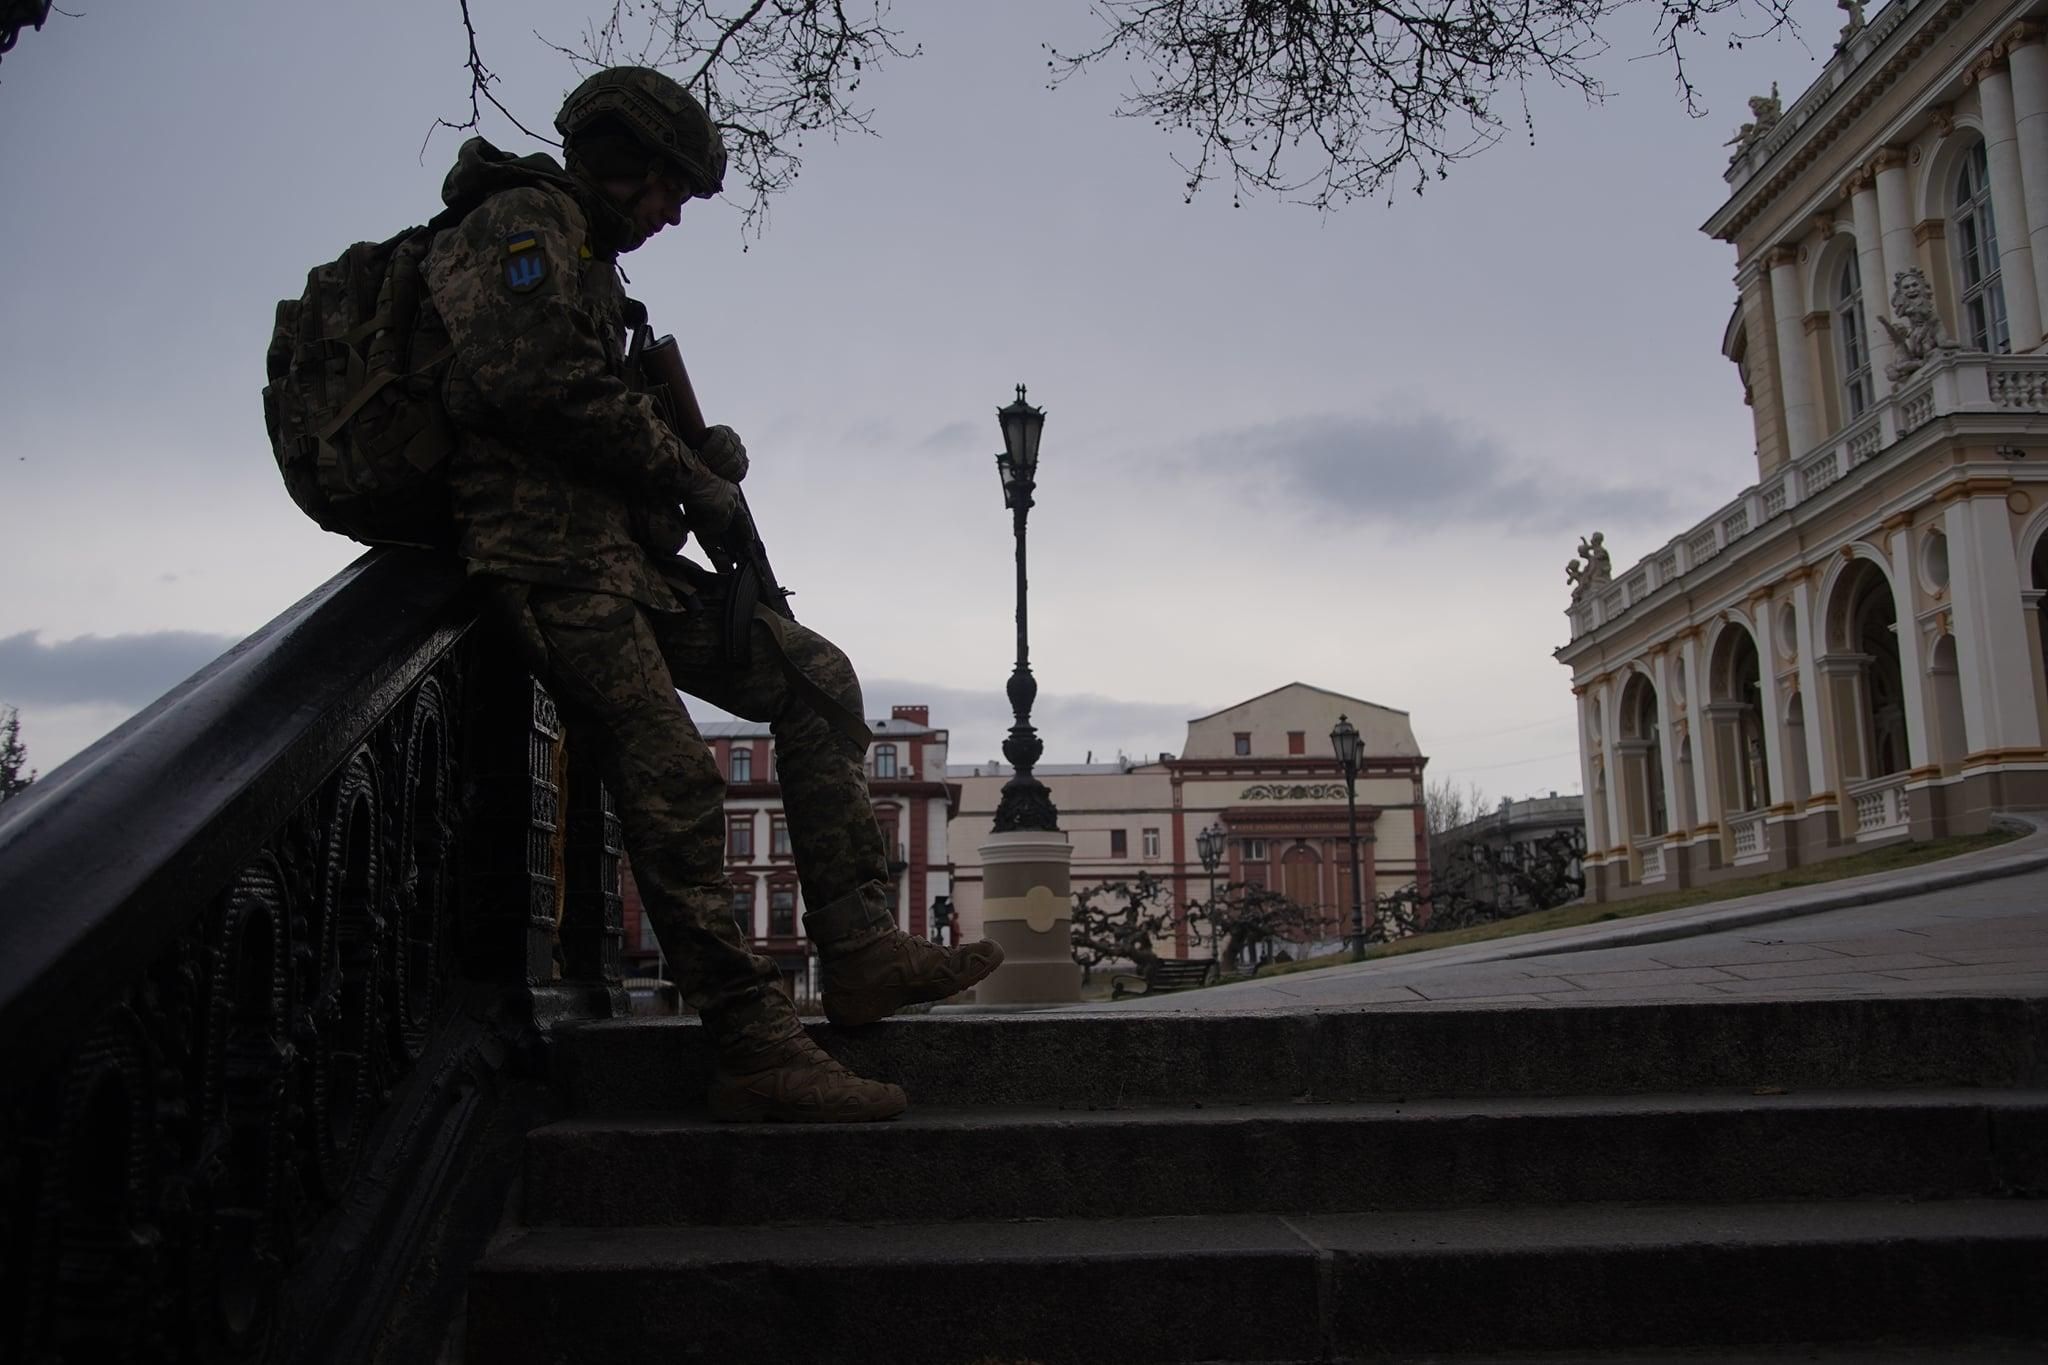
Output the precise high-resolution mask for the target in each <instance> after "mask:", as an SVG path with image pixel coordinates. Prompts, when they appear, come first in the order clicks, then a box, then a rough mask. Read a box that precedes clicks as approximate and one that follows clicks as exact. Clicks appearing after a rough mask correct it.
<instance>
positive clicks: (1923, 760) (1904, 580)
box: [1884, 515, 1934, 769]
mask: <svg viewBox="0 0 2048 1365" xmlns="http://www.w3.org/2000/svg"><path fill="white" fill-rule="evenodd" d="M1884 530H1885V531H1886V532H1887V533H1888V536H1887V539H1886V541H1885V553H1886V555H1887V559H1886V561H1885V568H1886V569H1887V570H1889V571H1890V574H1891V580H1892V610H1893V612H1895V613H1896V614H1897V617H1898V625H1897V628H1896V629H1894V630H1893V632H1892V634H1893V636H1894V637H1895V638H1896V639H1897V640H1898V642H1899V687H1900V690H1902V691H1903V692H1904V693H1905V696H1904V697H1902V698H1900V700H1901V701H1902V702H1903V703H1904V705H1905V708H1906V766H1907V768H1909V769H1911V768H1924V767H1926V766H1927V764H1928V763H1929V762H1930V761H1931V760H1930V759H1929V757H1928V755H1930V754H1931V753H1933V752H1934V750H1933V746H1932V745H1931V744H1929V742H1928V741H1929V739H1930V738H1931V737H1932V733H1933V731H1932V727H1931V726H1930V725H1929V724H1928V712H1927V701H1928V697H1927V655H1926V651H1925V648H1924V645H1925V642H1924V641H1923V640H1922V639H1921V638H1920V613H1919V610H1918V608H1917V605H1916V601H1917V599H1916V595H1915V593H1914V591H1913V527H1912V525H1911V523H1910V520H1909V519H1908V518H1907V517H1906V516H1904V515H1900V516H1897V517H1893V518H1891V519H1889V520H1887V521H1886V522H1885V524H1884Z"/></svg>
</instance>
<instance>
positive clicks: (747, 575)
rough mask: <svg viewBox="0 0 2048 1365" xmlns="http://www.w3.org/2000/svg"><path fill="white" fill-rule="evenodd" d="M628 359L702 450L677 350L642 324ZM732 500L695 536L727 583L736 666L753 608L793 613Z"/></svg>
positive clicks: (728, 639)
mask: <svg viewBox="0 0 2048 1365" xmlns="http://www.w3.org/2000/svg"><path fill="white" fill-rule="evenodd" d="M632 359H633V361H634V363H635V364H637V365H638V366H639V367H640V378H641V381H642V386H643V388H644V389H645V391H646V392H648V393H651V394H653V395H654V399H655V402H656V403H657V404H658V405H659V406H660V407H661V410H662V415H663V416H664V417H665V418H666V419H667V420H668V424H669V429H670V430H672V431H674V432H675V434H676V435H677V436H680V437H681V438H682V439H683V443H684V444H685V445H689V446H693V447H694V446H699V445H702V444H703V443H704V428H705V423H704V410H703V408H701V407H699V406H698V404H697V391H696V389H694V388H693V387H691V384H690V372H689V371H688V370H687V369H685V368H684V367H683V353H682V348H681V347H679V346H677V345H676V339H675V338H674V337H673V336H662V337H656V336H655V335H654V329H653V328H652V327H650V326H648V325H647V324H645V323H641V324H640V325H639V326H638V327H636V328H635V329H634V334H633V353H632ZM734 495H735V498H736V500H737V505H736V507H735V509H734V512H733V518H732V522H731V523H730V524H729V525H728V526H727V527H726V528H725V529H724V530H723V531H720V532H719V533H718V534H716V535H708V536H707V535H704V534H701V533H699V534H698V536H697V540H698V543H699V544H701V545H702V546H703V547H704V552H705V554H706V555H708V556H709V557H710V559H711V567H712V568H714V569H716V570H717V571H718V573H719V576H720V577H722V578H724V579H725V580H726V592H725V601H724V603H723V604H722V607H723V611H724V616H725V620H724V627H725V630H724V634H723V639H724V641H725V656H726V661H727V662H728V663H731V664H734V665H741V664H744V663H746V661H747V641H748V637H749V635H750V633H751V632H750V631H749V626H750V625H751V624H752V622H753V619H754V606H755V604H756V603H765V604H766V605H767V607H768V610H770V611H772V612H774V613H776V614H777V615H779V616H782V617H785V618H787V619H788V620H791V621H794V620H796V613H795V612H793V611H791V610H790V609H789V599H790V597H791V596H792V594H791V592H790V591H789V589H788V588H785V587H783V586H782V583H781V581H780V580H779V579H777V578H776V577H775V569H774V566H773V565H771V564H769V562H768V547H767V546H766V545H763V544H762V543H761V532H760V531H759V530H758V529H757V528H756V527H755V525H754V514H753V512H752V511H751V510H750V509H749V508H748V507H747V495H746V494H745V493H744V492H742V491H740V490H738V489H735V490H734Z"/></svg>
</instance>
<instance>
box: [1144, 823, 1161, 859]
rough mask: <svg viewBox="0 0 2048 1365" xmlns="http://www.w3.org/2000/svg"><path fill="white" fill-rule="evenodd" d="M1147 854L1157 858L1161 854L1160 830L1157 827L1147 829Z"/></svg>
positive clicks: (1149, 856)
mask: <svg viewBox="0 0 2048 1365" xmlns="http://www.w3.org/2000/svg"><path fill="white" fill-rule="evenodd" d="M1145 856H1146V857H1147V858H1157V857H1158V856H1159V831H1158V830H1156V829H1148V830H1146V831H1145Z"/></svg>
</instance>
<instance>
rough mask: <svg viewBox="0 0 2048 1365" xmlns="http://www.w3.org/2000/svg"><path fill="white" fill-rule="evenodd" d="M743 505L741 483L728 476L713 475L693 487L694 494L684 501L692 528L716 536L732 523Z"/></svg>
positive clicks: (701, 534)
mask: <svg viewBox="0 0 2048 1365" xmlns="http://www.w3.org/2000/svg"><path fill="white" fill-rule="evenodd" d="M739 505H740V489H739V485H738V484H736V483H733V482H731V481H730V480H728V479H718V478H710V479H704V480H702V481H701V483H700V484H699V485H698V486H697V487H695V488H692V489H691V490H690V496H689V498H688V500H687V501H685V502H684V504H683V514H684V517H685V519H686V520H687V522H688V523H689V527H690V529H691V530H692V531H694V532H696V533H697V534H698V535H700V536H715V535H717V534H718V533H719V532H720V531H723V530H724V529H725V528H726V527H728V526H730V525H732V519H733V517H734V516H735V515H737V514H738V512H739Z"/></svg>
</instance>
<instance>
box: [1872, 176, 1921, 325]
mask: <svg viewBox="0 0 2048 1365" xmlns="http://www.w3.org/2000/svg"><path fill="white" fill-rule="evenodd" d="M1870 165H1871V168H1872V169H1873V170H1874V171H1876V172H1877V231H1878V237H1879V242H1880V245H1881V246H1882V247H1883V248H1884V251H1883V256H1884V270H1883V275H1884V279H1883V280H1882V281H1880V282H1879V284H1878V287H1877V292H1878V297H1879V298H1881V299H1882V300H1883V301H1884V314H1885V316H1886V317H1891V312H1892V285H1893V283H1894V282H1895V281H1896V280H1897V279H1898V277H1899V274H1900V272H1902V271H1906V270H1913V269H1917V268H1918V267H1919V265H1920V250H1919V246H1918V244H1917V243H1915V242H1914V240H1913V196H1912V191H1911V189H1910V187H1909V186H1908V185H1907V183H1906V155H1905V153H1903V152H1901V151H1899V150H1898V149H1896V148H1893V147H1886V148H1884V149H1883V150H1881V151H1879V152H1878V154H1877V155H1876V156H1875V157H1873V158H1872V159H1871V162H1870ZM1857 230H1858V231H1859V232H1861V231H1862V229H1861V228H1860V227H1859V228H1858V229H1857ZM1862 245H1863V244H1862V242H1861V241H1860V240H1859V241H1858V242H1857V246H1858V247H1859V248H1860V247H1861V246H1862ZM1868 287H1869V286H1868V285H1867V284H1866V285H1865V288H1866V289H1867V288H1868ZM1892 320H1893V321H1894V322H1896V321H1898V319H1896V318H1893V319H1892ZM1876 330H1877V331H1878V332H1879V333H1882V334H1883V336H1884V339H1885V344H1886V345H1890V344H1891V334H1890V333H1889V332H1886V331H1885V330H1884V327H1883V326H1882V325H1881V324H1880V325H1879V326H1878V327H1877V329H1876ZM1872 339H1873V340H1875V338H1874V337H1873V338H1872Z"/></svg>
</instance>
